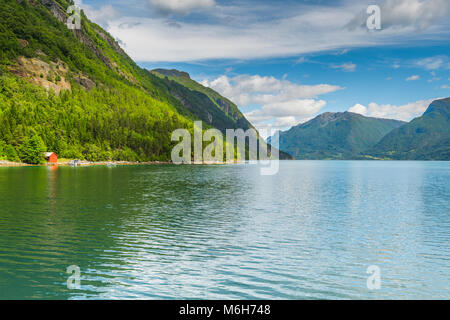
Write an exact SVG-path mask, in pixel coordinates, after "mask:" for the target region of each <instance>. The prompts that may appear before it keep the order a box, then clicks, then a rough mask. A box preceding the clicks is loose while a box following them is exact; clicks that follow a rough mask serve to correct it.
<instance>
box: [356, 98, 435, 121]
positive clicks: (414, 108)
mask: <svg viewBox="0 0 450 320" xmlns="http://www.w3.org/2000/svg"><path fill="white" fill-rule="evenodd" d="M434 100H436V99H428V100H420V101H416V102H411V103H408V104H405V105H401V106H395V105H391V104H382V105H379V104H377V103H375V102H372V103H369V105H368V106H367V107H366V106H364V105H361V104H355V105H354V106H353V107H351V108H350V109H348V111H349V112H354V113H359V114H362V115H364V116H367V117H375V118H386V119H396V120H403V121H410V120H411V119H413V118H415V117H419V116H421V115H422V114H423V113H424V112H425V110H426V109H427V108H428V106H429V105H430V104H431V102H433V101H434Z"/></svg>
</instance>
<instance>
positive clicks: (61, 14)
mask: <svg viewBox="0 0 450 320" xmlns="http://www.w3.org/2000/svg"><path fill="white" fill-rule="evenodd" d="M42 4H43V5H44V6H46V7H47V8H49V9H50V11H51V12H52V13H53V15H54V16H55V17H56V19H58V20H59V21H61V22H64V23H65V22H66V21H67V13H66V12H65V11H64V10H63V9H62V8H61V7H60V6H59V5H58V3H56V2H55V1H54V0H42Z"/></svg>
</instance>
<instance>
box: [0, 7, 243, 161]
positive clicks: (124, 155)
mask: <svg viewBox="0 0 450 320" xmlns="http://www.w3.org/2000/svg"><path fill="white" fill-rule="evenodd" d="M72 4H73V1H71V0H70V1H69V0H0V5H1V7H2V10H0V21H1V23H0V160H1V159H5V158H7V159H10V160H11V159H14V160H17V159H22V160H23V159H24V157H23V154H25V153H26V152H25V150H24V148H25V147H24V146H26V145H31V144H30V143H29V142H30V141H33V142H36V143H38V144H39V145H41V142H42V144H43V145H45V147H46V149H47V150H50V151H53V152H56V153H57V154H58V155H59V157H60V158H72V159H73V158H79V159H87V160H91V161H101V160H110V159H112V160H140V161H148V160H168V159H169V158H170V152H171V149H172V147H173V145H174V144H175V143H174V142H172V141H171V133H172V132H173V130H175V129H178V128H187V129H189V130H191V131H192V122H193V121H194V120H199V119H200V120H203V121H204V123H205V125H204V128H208V127H212V126H214V127H217V128H219V129H220V130H224V129H225V128H237V127H242V128H243V129H247V128H249V127H251V125H250V123H249V122H248V121H247V120H246V119H245V117H244V116H243V115H242V113H241V112H240V111H239V110H238V108H237V107H236V106H235V105H234V104H233V103H232V102H231V101H229V100H227V99H225V98H223V97H221V96H220V95H219V94H218V93H216V92H214V91H213V90H211V89H208V88H205V87H203V86H201V85H200V84H198V83H196V82H195V81H193V80H191V79H190V77H189V76H188V75H187V74H185V73H181V72H173V73H172V74H169V73H168V71H161V70H160V73H159V72H150V71H148V70H145V69H142V68H140V67H139V66H138V65H136V63H135V62H134V61H133V60H132V59H131V58H130V57H129V56H128V55H127V54H126V53H125V52H124V50H122V48H121V47H120V45H119V43H118V42H117V41H116V40H115V39H114V38H113V37H112V36H111V35H109V34H108V33H107V32H106V31H105V30H103V29H102V28H101V27H100V26H98V25H96V24H94V23H92V22H90V21H89V20H88V18H87V17H86V16H85V15H84V13H83V12H82V14H81V29H79V30H69V29H68V28H67V26H66V20H67V18H68V14H67V13H66V10H67V8H68V6H70V5H72ZM164 73H166V74H164ZM36 143H35V144H36Z"/></svg>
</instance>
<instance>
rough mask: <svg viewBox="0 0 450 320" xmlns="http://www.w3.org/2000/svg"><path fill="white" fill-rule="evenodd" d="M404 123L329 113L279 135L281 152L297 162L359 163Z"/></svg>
mask: <svg viewBox="0 0 450 320" xmlns="http://www.w3.org/2000/svg"><path fill="white" fill-rule="evenodd" d="M403 124H405V122H403V121H398V120H392V119H381V118H372V117H365V116H363V115H360V114H357V113H352V112H348V111H346V112H325V113H322V114H320V115H318V116H317V117H315V118H314V119H311V120H309V121H307V122H305V123H301V124H298V125H296V126H294V127H292V128H291V129H289V130H287V131H284V132H280V133H279V136H280V137H279V148H280V149H281V150H283V151H285V152H287V153H289V154H291V155H292V156H293V157H295V158H296V159H359V158H362V157H363V155H362V153H363V152H364V151H365V150H367V149H369V148H370V147H372V146H373V145H375V144H376V143H377V142H378V141H379V140H380V139H381V138H382V137H383V136H384V135H385V134H386V133H388V132H389V131H391V130H392V129H394V128H396V127H399V126H401V125H403Z"/></svg>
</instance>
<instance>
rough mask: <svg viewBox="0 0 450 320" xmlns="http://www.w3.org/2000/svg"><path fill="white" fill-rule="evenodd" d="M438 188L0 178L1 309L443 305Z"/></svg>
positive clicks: (333, 166)
mask: <svg viewBox="0 0 450 320" xmlns="http://www.w3.org/2000/svg"><path fill="white" fill-rule="evenodd" d="M449 178H450V163H445V162H362V161H353V162H352V161H290V162H284V161H282V162H281V166H280V172H279V173H278V174H277V175H275V176H260V175H259V168H258V167H257V166H255V165H229V166H168V165H158V166H156V165H155V166H124V167H115V168H107V167H87V168H68V167H60V168H57V167H55V168H51V169H49V168H45V167H35V168H33V167H25V168H0V298H2V299H5V298H7V299H17V298H26V299H33V298H49V299H54V298H58V299H66V298H102V299H105V298H106V299H107V298H161V299H168V298H208V299H215V298H217V299H266V298H267V299H303V298H327V299H335V298H340V299H355V298H369V299H370V298H393V299H396V298H450V284H449V279H450V277H449V276H450V270H449V266H450V263H449V262H450V248H449V240H450V215H449V210H448V208H449V203H450V196H449V195H450V179H449ZM70 265H77V266H79V267H80V269H81V289H80V290H69V289H67V286H66V280H67V278H68V276H69V275H68V274H66V268H67V267H68V266H70ZM371 265H376V266H378V267H379V268H380V269H381V278H382V286H381V289H380V290H376V291H371V290H368V289H367V286H366V279H367V277H368V276H369V275H368V274H366V269H367V267H369V266H371Z"/></svg>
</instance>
